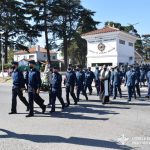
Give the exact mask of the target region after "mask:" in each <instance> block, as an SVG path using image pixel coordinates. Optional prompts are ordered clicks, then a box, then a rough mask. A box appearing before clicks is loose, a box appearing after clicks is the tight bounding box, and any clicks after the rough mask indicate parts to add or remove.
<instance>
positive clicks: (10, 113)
mask: <svg viewBox="0 0 150 150" xmlns="http://www.w3.org/2000/svg"><path fill="white" fill-rule="evenodd" d="M8 114H9V115H12V114H17V112H9V113H8Z"/></svg>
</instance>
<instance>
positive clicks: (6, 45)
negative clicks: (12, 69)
mask: <svg viewBox="0 0 150 150" xmlns="http://www.w3.org/2000/svg"><path fill="white" fill-rule="evenodd" d="M3 48H4V50H3V51H4V53H5V56H4V62H5V64H7V62H8V61H7V60H8V59H7V57H8V33H7V31H6V32H5V42H4V46H3Z"/></svg>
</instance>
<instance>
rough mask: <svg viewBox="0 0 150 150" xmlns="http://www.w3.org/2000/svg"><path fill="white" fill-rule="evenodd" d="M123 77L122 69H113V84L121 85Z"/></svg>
mask: <svg viewBox="0 0 150 150" xmlns="http://www.w3.org/2000/svg"><path fill="white" fill-rule="evenodd" d="M121 77H122V74H121V72H120V71H119V72H118V71H113V72H112V75H111V80H112V84H113V85H121Z"/></svg>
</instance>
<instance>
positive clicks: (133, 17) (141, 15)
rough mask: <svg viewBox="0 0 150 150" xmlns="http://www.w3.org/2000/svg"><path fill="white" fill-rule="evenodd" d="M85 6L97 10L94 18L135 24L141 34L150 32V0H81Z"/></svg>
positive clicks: (101, 20) (102, 20) (101, 25)
mask: <svg viewBox="0 0 150 150" xmlns="http://www.w3.org/2000/svg"><path fill="white" fill-rule="evenodd" d="M81 2H82V5H83V6H84V7H85V8H88V9H91V10H92V11H95V12H96V13H95V16H94V19H95V20H97V21H100V22H102V23H101V24H100V25H99V26H98V28H101V27H103V26H104V22H106V21H114V22H119V23H121V24H122V25H128V23H130V24H135V23H139V24H137V25H135V28H136V29H137V30H138V32H139V34H150V0H81Z"/></svg>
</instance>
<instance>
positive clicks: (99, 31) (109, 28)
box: [82, 26, 119, 36]
mask: <svg viewBox="0 0 150 150" xmlns="http://www.w3.org/2000/svg"><path fill="white" fill-rule="evenodd" d="M117 31H119V29H117V28H113V27H109V26H106V27H104V28H102V29H98V30H94V31H91V32H87V33H85V34H83V35H82V36H87V35H95V34H101V33H108V32H117Z"/></svg>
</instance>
